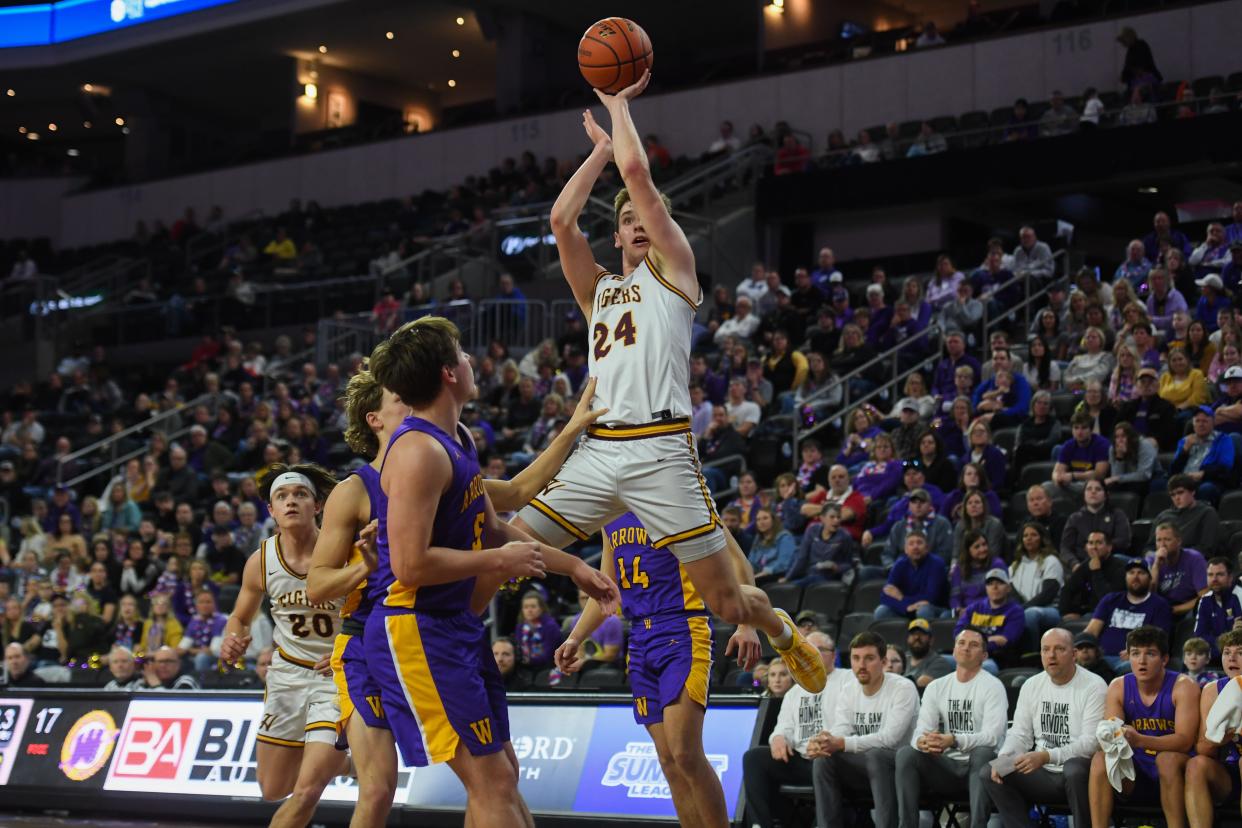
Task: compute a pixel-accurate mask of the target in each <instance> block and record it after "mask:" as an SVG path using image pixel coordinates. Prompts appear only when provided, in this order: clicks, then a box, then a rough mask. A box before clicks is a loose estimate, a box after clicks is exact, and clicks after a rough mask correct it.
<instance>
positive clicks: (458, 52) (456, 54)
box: [453, 49, 461, 58]
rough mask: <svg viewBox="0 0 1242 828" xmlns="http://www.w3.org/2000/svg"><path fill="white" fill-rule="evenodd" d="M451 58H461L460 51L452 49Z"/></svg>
mask: <svg viewBox="0 0 1242 828" xmlns="http://www.w3.org/2000/svg"><path fill="white" fill-rule="evenodd" d="M453 57H455V58H459V57H461V49H454V50H453Z"/></svg>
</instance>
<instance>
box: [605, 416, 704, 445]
mask: <svg viewBox="0 0 1242 828" xmlns="http://www.w3.org/2000/svg"><path fill="white" fill-rule="evenodd" d="M689 431H690V418H689V417H677V418H676V419H672V420H665V421H662V422H655V423H642V424H640V425H619V426H598V425H593V426H589V427H588V428H587V436H588V437H595V438H597V439H600V440H641V439H643V438H646V437H662V436H664V435H665V434H685V433H688V432H689Z"/></svg>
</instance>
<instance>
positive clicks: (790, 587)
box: [763, 583, 802, 616]
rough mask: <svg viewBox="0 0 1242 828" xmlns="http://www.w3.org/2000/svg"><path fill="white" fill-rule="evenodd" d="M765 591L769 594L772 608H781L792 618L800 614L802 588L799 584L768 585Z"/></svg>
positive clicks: (765, 586) (764, 588)
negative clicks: (799, 605)
mask: <svg viewBox="0 0 1242 828" xmlns="http://www.w3.org/2000/svg"><path fill="white" fill-rule="evenodd" d="M763 591H764V592H766V593H767V594H768V600H770V601H771V602H772V606H774V607H779V608H781V609H783V610H785V611H786V612H788V613H789V614H790V615H791V616H792V615H797V614H798V604H799V603H800V602H801V600H802V587H801V586H799V585H797V584H776V583H772V584H766V585H764V586H763Z"/></svg>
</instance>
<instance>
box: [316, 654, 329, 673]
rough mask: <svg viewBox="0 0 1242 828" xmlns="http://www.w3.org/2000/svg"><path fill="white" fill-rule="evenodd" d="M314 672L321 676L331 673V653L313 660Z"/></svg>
mask: <svg viewBox="0 0 1242 828" xmlns="http://www.w3.org/2000/svg"><path fill="white" fill-rule="evenodd" d="M315 672H316V673H318V674H319V675H321V676H331V675H332V654H331V653H329V654H328V655H326V656H324V657H323V658H321V659H319V661H317V662H315Z"/></svg>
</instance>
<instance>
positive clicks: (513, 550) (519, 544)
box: [496, 541, 547, 580]
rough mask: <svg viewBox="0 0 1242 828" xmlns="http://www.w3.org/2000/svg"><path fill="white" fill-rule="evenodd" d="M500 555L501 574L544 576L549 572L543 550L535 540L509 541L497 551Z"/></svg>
mask: <svg viewBox="0 0 1242 828" xmlns="http://www.w3.org/2000/svg"><path fill="white" fill-rule="evenodd" d="M496 554H497V555H499V556H500V574H503V575H505V576H507V577H506V580H511V579H513V578H542V577H543V576H544V575H546V574H547V568H546V567H545V565H544V563H543V552H542V551H541V550H540V549H539V544H537V543H535V542H534V541H509V542H508V543H506V544H505V545H504V546H502V547H500V549H498V550H497V551H496Z"/></svg>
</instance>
